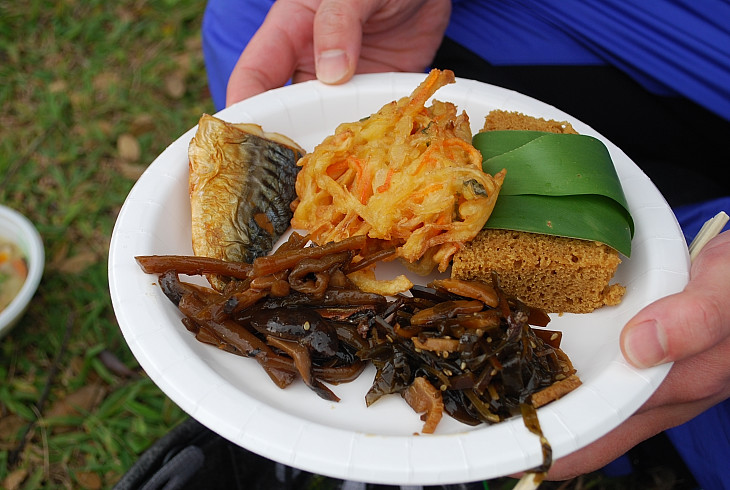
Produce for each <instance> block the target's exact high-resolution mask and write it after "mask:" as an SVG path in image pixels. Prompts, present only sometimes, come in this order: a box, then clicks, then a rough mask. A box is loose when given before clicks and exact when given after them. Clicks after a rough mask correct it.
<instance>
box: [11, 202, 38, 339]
mask: <svg viewBox="0 0 730 490" xmlns="http://www.w3.org/2000/svg"><path fill="white" fill-rule="evenodd" d="M0 237H3V238H4V239H6V240H10V241H11V242H14V243H15V244H17V245H18V247H20V250H21V251H22V252H23V254H24V255H25V258H26V260H27V261H28V277H27V278H26V279H25V282H24V283H23V287H22V288H21V289H20V292H18V294H17V295H16V296H15V298H13V301H11V302H10V304H9V305H8V306H7V307H5V309H3V310H2V311H0V338H2V337H3V336H5V334H7V333H8V332H9V331H10V329H11V328H12V327H13V326H14V325H15V324H16V323H17V322H18V320H20V318H21V317H22V316H23V314H24V313H25V311H26V309H27V308H28V305H29V304H30V300H31V299H32V298H33V295H34V294H35V292H36V289H38V284H39V283H40V282H41V276H42V275H43V267H44V266H45V252H44V249H43V241H42V240H41V236H40V234H39V233H38V230H36V229H35V226H33V223H31V222H30V220H28V218H26V217H25V216H23V215H22V214H20V213H19V212H17V211H15V210H13V209H10V208H8V207H6V206H3V205H0Z"/></svg>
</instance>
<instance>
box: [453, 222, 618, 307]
mask: <svg viewBox="0 0 730 490" xmlns="http://www.w3.org/2000/svg"><path fill="white" fill-rule="evenodd" d="M620 263H621V259H620V258H619V254H618V252H616V250H614V249H613V248H611V247H608V246H606V245H604V244H601V243H599V242H594V241H588V240H576V239H572V238H564V237H558V236H552V235H541V234H537V233H526V232H520V231H511V230H483V231H481V232H480V233H479V234H478V235H477V237H476V238H475V239H474V240H473V241H472V242H470V243H468V244H467V245H466V246H465V247H463V248H462V249H461V250H460V251H459V252H458V253H457V254H456V255H455V256H454V260H453V264H452V269H451V275H452V277H455V278H458V279H468V280H481V281H485V282H490V281H491V280H492V279H491V278H492V271H494V272H496V273H497V274H498V276H499V281H500V285H501V287H502V289H504V290H505V292H507V293H508V294H511V295H513V296H516V297H517V298H519V299H520V300H522V301H523V302H524V303H526V304H528V305H530V306H534V307H537V308H542V309H543V310H545V311H547V312H548V313H589V312H591V311H593V310H595V309H596V308H600V307H601V306H604V305H616V304H618V303H619V302H620V301H621V298H622V296H623V295H624V293H625V292H626V288H624V287H623V286H621V285H620V284H609V282H610V281H611V279H612V278H613V276H614V274H615V272H616V268H617V267H618V265H619V264H620Z"/></svg>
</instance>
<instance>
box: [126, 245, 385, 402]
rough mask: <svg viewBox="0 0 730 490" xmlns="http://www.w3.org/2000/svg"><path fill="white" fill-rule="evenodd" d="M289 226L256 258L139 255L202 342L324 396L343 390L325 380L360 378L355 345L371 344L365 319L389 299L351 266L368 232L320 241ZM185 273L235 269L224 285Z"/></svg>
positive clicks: (286, 382)
mask: <svg viewBox="0 0 730 490" xmlns="http://www.w3.org/2000/svg"><path fill="white" fill-rule="evenodd" d="M308 242H309V240H308V239H306V238H305V237H303V236H301V235H299V234H298V233H292V234H291V235H290V236H289V238H288V239H287V241H286V242H284V244H282V245H281V246H280V247H279V248H277V249H276V251H275V252H274V253H273V254H271V255H268V256H263V257H258V258H256V259H254V261H253V263H252V264H242V265H241V266H240V267H235V268H234V267H230V265H229V263H227V262H224V261H222V260H219V259H206V260H204V261H200V260H197V259H199V258H198V257H191V258H190V259H191V262H192V265H188V264H187V262H188V258H186V257H176V256H149V257H136V260H137V262H138V263H139V265H140V267H142V269H143V270H144V271H145V272H147V273H153V274H158V275H159V285H160V287H161V289H162V291H163V292H164V294H165V295H166V296H167V297H168V298H169V299H170V300H171V301H172V302H173V303H174V304H175V305H177V307H178V308H179V309H180V311H181V312H182V313H183V314H184V315H185V317H184V318H183V324H184V325H185V327H186V328H187V329H188V330H189V331H191V332H192V333H193V334H195V337H196V338H197V339H198V340H199V341H201V342H204V343H207V344H212V345H214V346H216V347H218V348H220V349H223V350H225V351H227V352H230V353H233V354H237V355H240V356H244V357H253V358H255V359H256V360H257V361H258V362H259V363H260V364H261V366H262V367H263V368H264V370H265V371H266V373H267V374H268V375H269V377H270V378H271V379H272V380H273V381H274V383H276V385H277V386H279V387H280V388H284V387H286V386H288V385H290V384H291V383H292V382H293V381H294V380H295V379H297V378H301V379H302V380H303V381H304V382H305V383H306V385H307V386H308V387H309V388H311V389H312V390H313V391H314V392H315V393H317V395H319V396H320V397H322V398H324V399H326V400H329V401H338V400H339V398H338V397H337V396H336V395H335V394H334V393H333V392H332V391H331V390H330V389H329V388H328V387H327V386H325V385H324V382H328V383H332V384H337V383H342V382H347V381H351V380H352V379H355V378H356V377H357V376H358V375H359V374H360V372H361V371H362V369H363V368H364V366H365V363H364V362H363V361H362V360H360V359H359V358H358V357H357V356H356V352H357V351H358V350H360V349H362V348H364V347H366V346H367V343H366V341H365V340H364V339H363V337H362V335H361V334H360V333H359V332H358V329H360V328H362V322H365V323H367V319H368V318H370V317H372V316H373V315H375V314H377V313H380V312H382V311H383V310H384V309H385V307H386V306H387V300H386V298H385V297H383V296H379V295H375V294H370V293H364V292H362V291H360V290H359V289H357V288H356V287H354V286H353V285H352V284H351V283H350V282H349V281H348V279H347V277H346V275H345V274H346V273H347V272H348V271H349V268H350V267H351V266H352V264H351V261H352V258H353V257H354V256H355V254H356V253H360V252H361V251H362V249H363V246H364V243H365V237H363V236H359V237H353V238H351V239H348V240H343V241H341V242H338V243H330V244H327V245H324V246H322V247H306V245H307V243H308ZM181 273H184V274H188V275H189V274H221V275H223V274H226V273H227V274H231V275H230V276H227V277H225V279H235V281H230V280H228V281H226V280H224V282H226V287H225V288H224V289H223V290H222V291H221V292H218V291H215V290H213V289H210V288H206V287H202V286H196V285H194V284H191V283H187V282H184V281H182V280H180V277H179V275H180V274H181Z"/></svg>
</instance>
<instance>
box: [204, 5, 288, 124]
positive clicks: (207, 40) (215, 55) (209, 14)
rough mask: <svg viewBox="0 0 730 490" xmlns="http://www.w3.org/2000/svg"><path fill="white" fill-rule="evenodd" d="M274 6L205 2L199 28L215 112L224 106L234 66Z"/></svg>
mask: <svg viewBox="0 0 730 490" xmlns="http://www.w3.org/2000/svg"><path fill="white" fill-rule="evenodd" d="M273 3H274V0H209V1H208V4H207V5H206V8H205V14H204V15H203V25H202V38H203V56H204V58H205V69H206V72H207V75H208V86H209V89H210V94H211V96H212V98H213V103H214V104H215V107H216V110H221V109H223V108H224V107H225V105H226V87H227V85H228V78H229V77H230V76H231V72H232V71H233V67H234V66H236V62H237V61H238V57H239V56H240V55H241V52H242V51H243V49H244V48H245V47H246V45H247V44H248V42H249V41H250V40H251V38H252V37H253V35H254V34H255V33H256V31H257V30H258V28H259V26H260V25H261V24H262V23H263V21H264V18H265V17H266V14H267V13H268V11H269V9H270V8H271V5H272V4H273Z"/></svg>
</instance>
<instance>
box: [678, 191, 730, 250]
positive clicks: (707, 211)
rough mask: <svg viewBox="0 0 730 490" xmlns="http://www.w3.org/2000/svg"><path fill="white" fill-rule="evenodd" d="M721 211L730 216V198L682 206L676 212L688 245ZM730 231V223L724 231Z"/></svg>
mask: <svg viewBox="0 0 730 490" xmlns="http://www.w3.org/2000/svg"><path fill="white" fill-rule="evenodd" d="M720 211H725V212H726V213H728V214H730V196H729V197H721V198H718V199H713V200H711V201H705V202H701V203H698V204H690V205H687V206H680V207H678V208H677V209H675V210H674V214H675V216H676V217H677V221H679V224H680V226H681V227H682V231H683V232H684V236H685V238H686V239H687V243H692V240H694V237H696V236H697V233H698V232H699V231H700V229H701V228H702V225H704V224H705V222H706V221H707V220H708V219H710V218H712V217H713V216H715V215H716V214H717V213H719V212H720ZM729 229H730V223H728V224H726V225H725V227H724V228H723V231H727V230H729Z"/></svg>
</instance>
